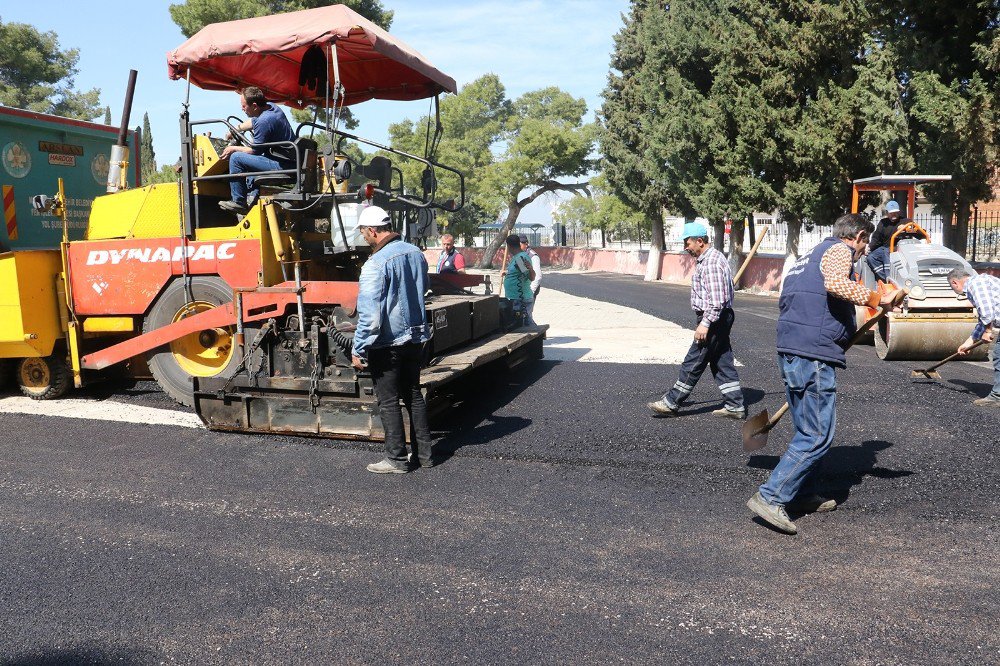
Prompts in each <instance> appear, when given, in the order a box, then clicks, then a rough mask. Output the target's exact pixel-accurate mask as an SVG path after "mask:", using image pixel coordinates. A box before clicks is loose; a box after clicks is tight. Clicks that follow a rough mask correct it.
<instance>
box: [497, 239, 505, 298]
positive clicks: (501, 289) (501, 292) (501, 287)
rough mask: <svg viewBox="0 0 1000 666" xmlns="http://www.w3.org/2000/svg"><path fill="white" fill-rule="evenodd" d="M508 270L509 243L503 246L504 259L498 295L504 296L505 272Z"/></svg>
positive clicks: (501, 265)
mask: <svg viewBox="0 0 1000 666" xmlns="http://www.w3.org/2000/svg"><path fill="white" fill-rule="evenodd" d="M505 270H507V245H506V243H505V244H504V246H503V261H501V262H500V291H499V292H498V293H497V295H498V296H500V297H503V283H504V279H503V272H504V271H505Z"/></svg>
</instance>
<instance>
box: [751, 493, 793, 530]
mask: <svg viewBox="0 0 1000 666" xmlns="http://www.w3.org/2000/svg"><path fill="white" fill-rule="evenodd" d="M747 508H748V509H750V510H751V511H753V512H754V513H756V514H757V515H758V516H760V517H761V518H763V519H764V521H765V522H766V523H767V524H768V525H771V526H772V527H774V528H775V529H778V530H781V531H782V532H785V533H786V534H796V533H797V532H798V531H799V528H797V527H796V526H795V523H793V522H792V520H791V519H790V518H789V517H788V514H787V513H785V507H783V506H780V505H778V504H768V503H767V502H765V501H764V498H763V497H761V496H760V493H759V492H758V493H755V494H754V496H753V497H751V498H750V499H749V500H748V501H747Z"/></svg>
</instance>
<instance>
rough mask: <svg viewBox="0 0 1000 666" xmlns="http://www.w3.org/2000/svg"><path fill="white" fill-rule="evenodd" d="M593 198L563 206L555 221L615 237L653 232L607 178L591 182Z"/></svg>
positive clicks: (558, 210) (574, 200)
mask: <svg viewBox="0 0 1000 666" xmlns="http://www.w3.org/2000/svg"><path fill="white" fill-rule="evenodd" d="M590 185H591V189H592V195H591V196H575V197H572V198H571V199H568V200H566V201H562V202H560V203H559V206H558V207H556V209H555V210H554V211H553V213H552V219H553V220H554V221H555V222H559V223H561V224H564V225H566V226H567V227H570V228H574V229H580V230H582V231H586V232H590V231H594V230H600V231H602V232H604V234H605V235H608V236H610V237H612V238H614V237H616V236H619V235H621V236H623V237H626V238H632V237H633V236H634V234H635V232H636V230H638V229H643V230H647V231H648V230H649V229H650V220H649V219H648V218H647V217H646V215H644V214H643V213H642V211H639V210H636V209H635V207H633V206H632V205H630V204H628V203H626V202H624V201H622V200H621V198H619V197H618V196H617V195H616V194H615V193H614V192H613V191H611V187H610V185H609V183H608V180H607V178H606V177H605V176H604V175H600V176H597V177H595V178H592V179H591V181H590Z"/></svg>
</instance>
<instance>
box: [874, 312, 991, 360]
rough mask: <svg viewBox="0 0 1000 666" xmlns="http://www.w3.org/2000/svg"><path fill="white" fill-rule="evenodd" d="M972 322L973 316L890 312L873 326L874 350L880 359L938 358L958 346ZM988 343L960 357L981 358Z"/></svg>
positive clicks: (946, 354)
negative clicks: (929, 315)
mask: <svg viewBox="0 0 1000 666" xmlns="http://www.w3.org/2000/svg"><path fill="white" fill-rule="evenodd" d="M975 325H976V320H975V319H974V318H961V319H957V318H950V319H948V318H940V319H934V318H929V317H925V316H919V315H916V316H915V315H913V314H910V315H904V314H898V313H891V314H890V315H889V316H887V317H886V318H885V319H883V320H882V321H881V322H879V325H878V326H877V327H876V331H875V351H876V353H877V354H878V357H879V358H880V359H882V360H883V361H900V360H906V361H940V360H941V359H943V358H945V357H946V356H948V355H949V354H953V353H954V352H955V350H956V349H958V346H959V345H960V344H962V342H964V341H965V340H966V339H967V338H968V337H969V335H970V334H971V333H972V330H973V328H975ZM988 347H989V345H983V346H982V347H978V348H977V349H975V350H973V351H972V352H971V353H970V354H969V355H968V356H967V357H966V358H964V359H963V360H967V361H982V360H985V359H986V358H987V354H988Z"/></svg>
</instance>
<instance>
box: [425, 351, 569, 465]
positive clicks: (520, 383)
mask: <svg viewBox="0 0 1000 666" xmlns="http://www.w3.org/2000/svg"><path fill="white" fill-rule="evenodd" d="M558 364H559V361H552V360H548V359H546V360H542V361H538V362H536V363H532V364H530V365H529V366H527V367H520V368H515V369H513V370H508V371H504V372H500V373H497V374H495V375H491V376H490V377H489V380H490V381H487V379H486V378H485V377H484V378H480V379H476V380H475V381H472V382H469V383H468V384H466V385H465V387H463V388H465V391H464V392H463V395H466V396H469V397H470V398H472V399H471V400H469V401H468V402H464V401H463V402H461V403H456V404H455V405H454V406H453V407H452V408H451V409H450V410H448V412H446V413H445V414H443V415H441V416H439V417H437V418H436V419H433V420H432V421H431V431H432V432H431V434H432V435H434V436H435V437H438V436H440V437H441V438H440V439H438V440H437V441H436V442H435V443H434V459H435V460H436V461H437V463H438V464H441V463H444V462H446V461H447V460H448V459H449V458H451V457H452V456H453V455H454V454H455V452H456V451H458V450H459V449H460V448H462V447H464V446H479V445H481V444H487V443H489V442H492V441H495V440H497V439H501V438H503V437H506V436H507V435H510V434H512V433H515V432H517V431H519V430H523V429H524V428H527V427H528V426H530V425H531V423H532V420H531V419H528V418H524V417H522V416H500V415H497V414H496V412H497V411H499V410H500V409H502V408H503V407H504V406H505V405H507V404H509V403H510V402H511V401H512V400H513V399H514V398H515V397H516V396H518V395H519V394H520V393H521V392H522V391H524V390H525V389H526V388H528V387H529V386H531V385H532V384H533V383H535V382H537V381H538V380H539V379H541V378H542V377H544V376H545V375H546V374H548V373H549V372H550V371H551V370H552V368H554V367H556V366H557V365H558Z"/></svg>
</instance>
